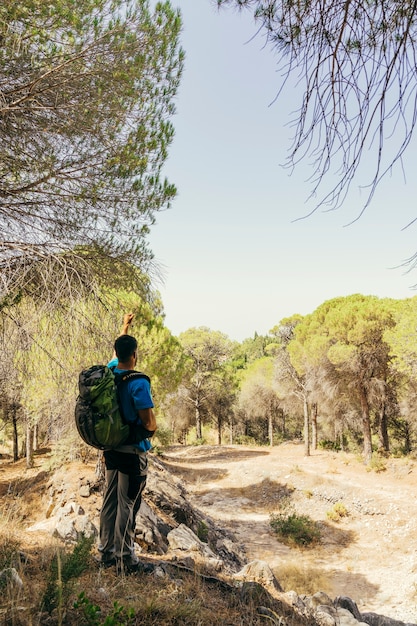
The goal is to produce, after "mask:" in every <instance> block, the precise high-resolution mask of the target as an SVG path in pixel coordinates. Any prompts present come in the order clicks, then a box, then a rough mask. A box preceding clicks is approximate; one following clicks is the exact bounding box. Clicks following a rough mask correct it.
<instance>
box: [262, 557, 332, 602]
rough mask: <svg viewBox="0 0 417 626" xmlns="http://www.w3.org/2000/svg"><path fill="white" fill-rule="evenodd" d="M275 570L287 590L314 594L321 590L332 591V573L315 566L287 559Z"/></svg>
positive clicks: (276, 575)
mask: <svg viewBox="0 0 417 626" xmlns="http://www.w3.org/2000/svg"><path fill="white" fill-rule="evenodd" d="M273 572H274V575H275V577H276V578H277V579H278V580H279V582H280V584H281V586H282V587H283V589H284V590H285V591H296V592H297V593H298V594H299V595H301V594H305V595H313V594H315V593H316V592H317V591H319V590H320V591H324V592H325V593H330V592H331V589H332V585H331V577H330V574H326V572H324V571H323V570H322V569H318V568H315V567H309V566H305V565H304V566H303V565H301V566H300V564H299V563H298V562H295V561H293V562H291V561H287V562H286V563H285V564H282V565H280V566H279V567H276V568H274V570H273Z"/></svg>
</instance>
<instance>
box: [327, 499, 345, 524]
mask: <svg viewBox="0 0 417 626" xmlns="http://www.w3.org/2000/svg"><path fill="white" fill-rule="evenodd" d="M348 515H349V513H348V510H347V508H346V507H345V505H344V504H343V502H336V504H334V505H333V507H332V508H331V509H330V511H327V513H326V516H327V518H328V519H330V520H332V522H340V520H341V519H342V517H347V516H348Z"/></svg>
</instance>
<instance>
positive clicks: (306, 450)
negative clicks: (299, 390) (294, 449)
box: [304, 398, 310, 456]
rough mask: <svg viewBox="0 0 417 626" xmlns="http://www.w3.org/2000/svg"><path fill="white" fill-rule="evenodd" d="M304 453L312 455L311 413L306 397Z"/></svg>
mask: <svg viewBox="0 0 417 626" xmlns="http://www.w3.org/2000/svg"><path fill="white" fill-rule="evenodd" d="M304 455H305V456H310V414H309V410H308V402H307V398H304Z"/></svg>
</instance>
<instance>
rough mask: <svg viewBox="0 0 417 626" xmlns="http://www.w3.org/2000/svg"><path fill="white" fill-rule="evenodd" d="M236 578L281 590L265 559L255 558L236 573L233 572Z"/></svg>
mask: <svg viewBox="0 0 417 626" xmlns="http://www.w3.org/2000/svg"><path fill="white" fill-rule="evenodd" d="M234 577H235V579H236V580H244V581H253V582H257V583H260V584H261V585H264V586H265V587H267V588H268V587H270V588H273V589H276V590H277V591H282V587H281V585H280V584H279V582H278V581H277V579H276V578H275V576H274V574H273V572H272V570H271V568H270V567H269V565H268V563H266V562H265V561H260V560H255V561H251V562H250V563H248V564H247V565H245V566H244V567H243V569H241V570H240V571H239V572H238V573H237V574H235V576H234Z"/></svg>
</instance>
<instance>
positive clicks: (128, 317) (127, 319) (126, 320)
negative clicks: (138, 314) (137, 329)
mask: <svg viewBox="0 0 417 626" xmlns="http://www.w3.org/2000/svg"><path fill="white" fill-rule="evenodd" d="M134 317H135V314H134V313H125V314H124V316H123V326H122V332H121V333H120V334H121V335H128V334H129V327H130V326H131V325H132V322H133V318H134Z"/></svg>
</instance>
